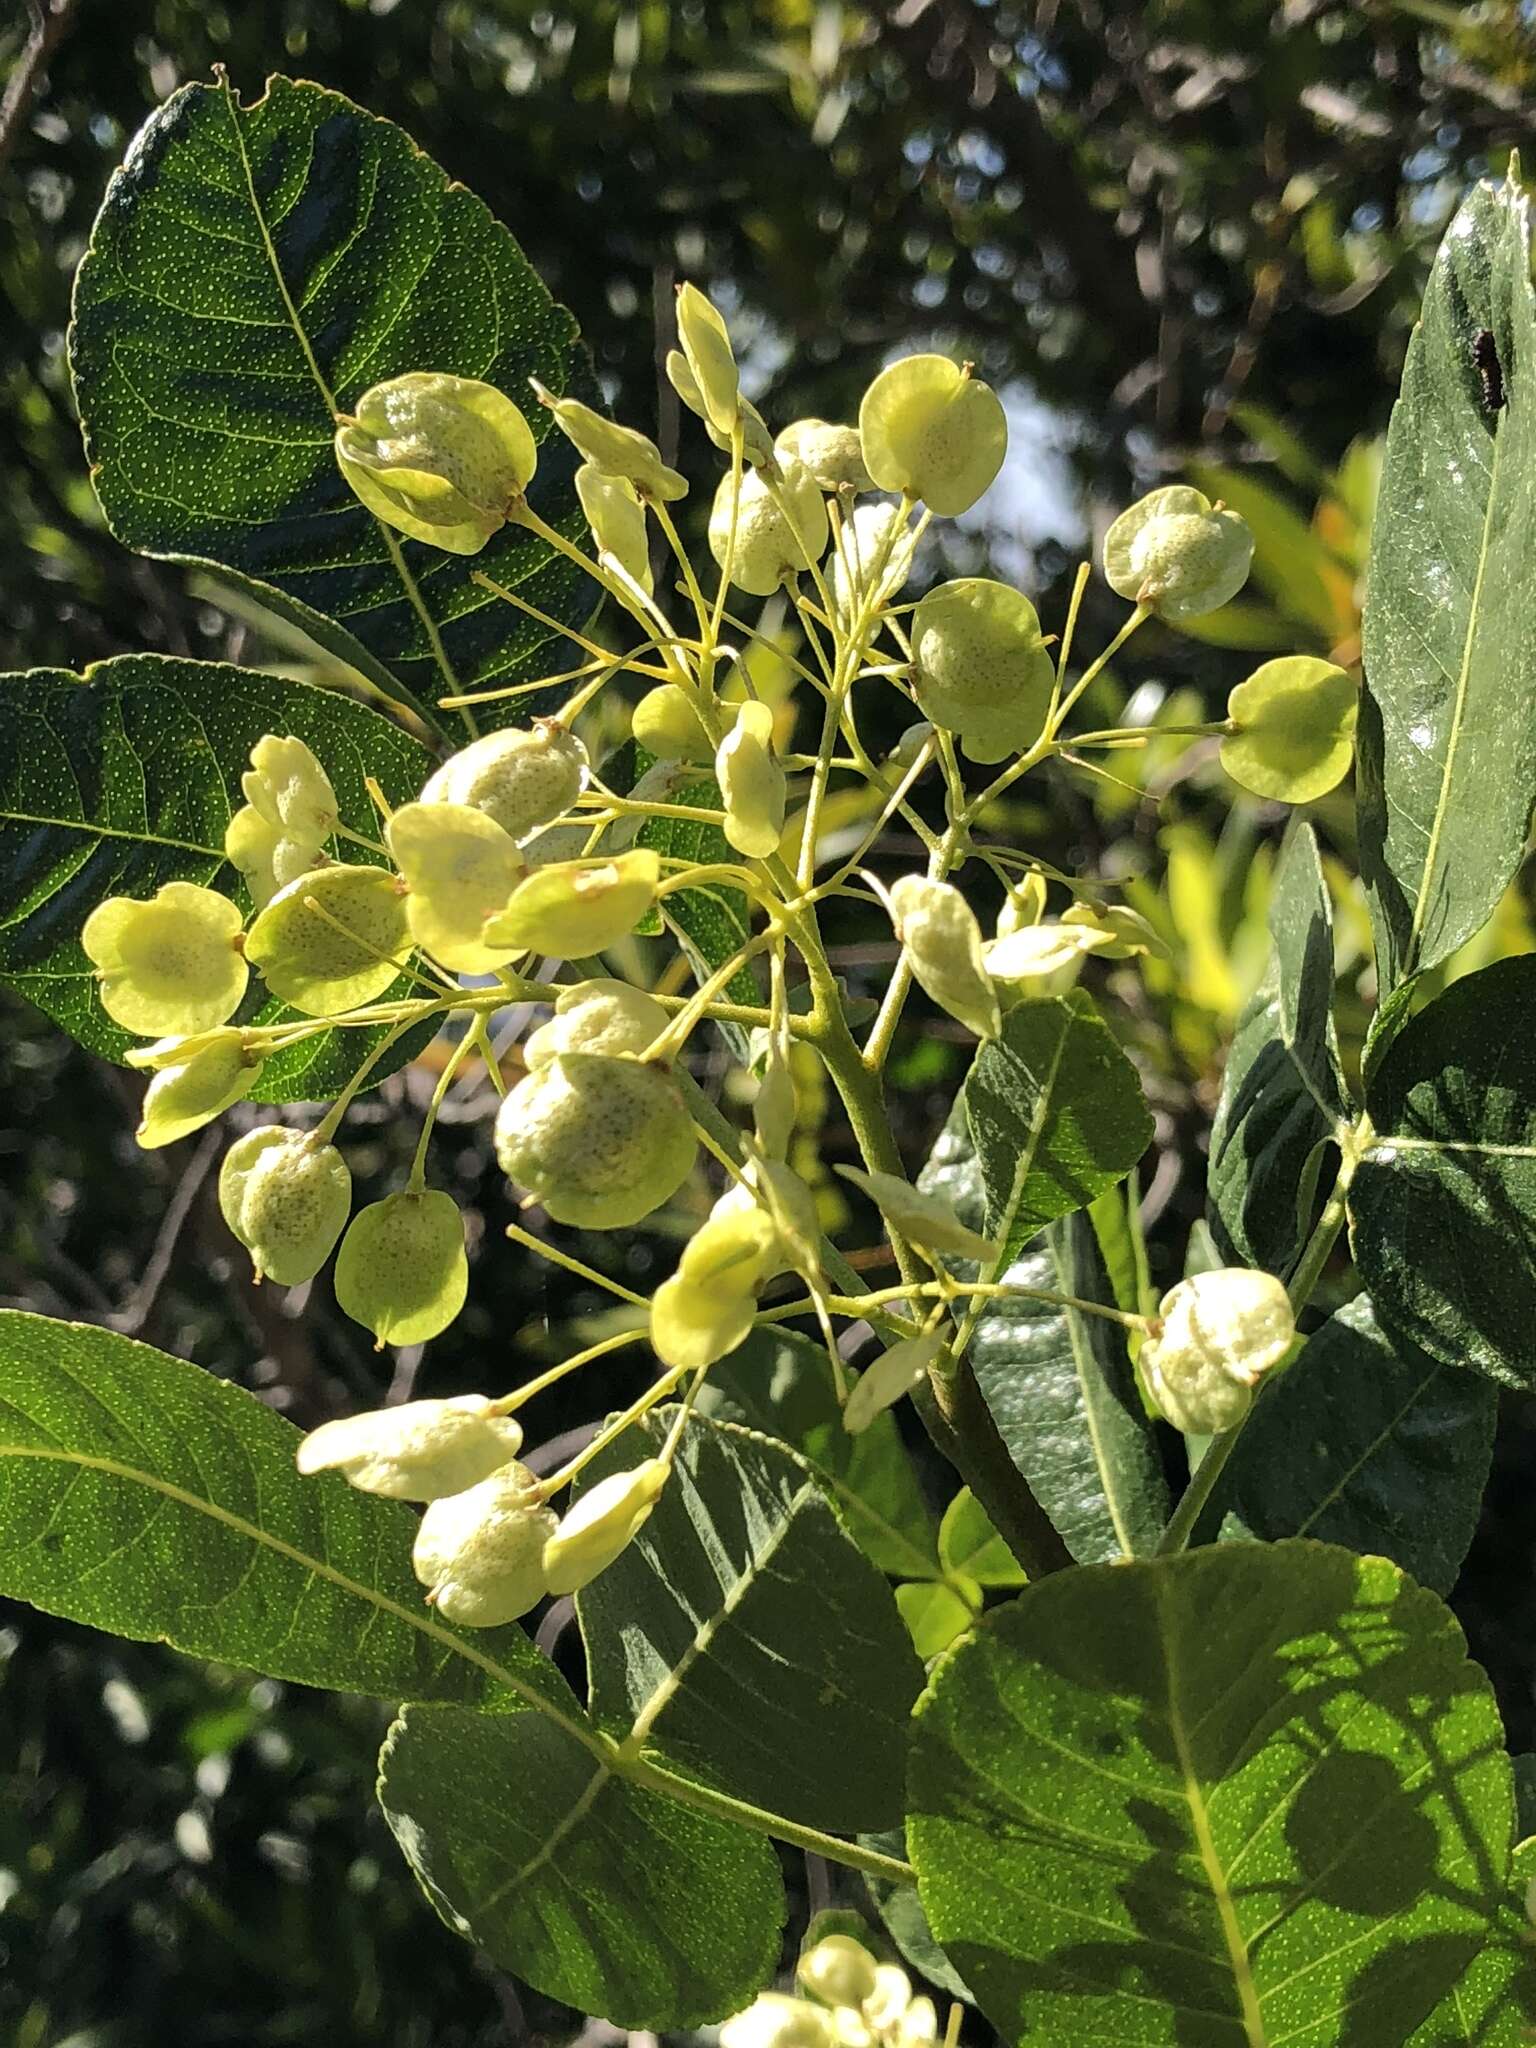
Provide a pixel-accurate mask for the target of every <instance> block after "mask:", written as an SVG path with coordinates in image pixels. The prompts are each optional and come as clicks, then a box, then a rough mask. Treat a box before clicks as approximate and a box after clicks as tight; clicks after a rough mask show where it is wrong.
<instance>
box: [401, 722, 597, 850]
mask: <svg viewBox="0 0 1536 2048" xmlns="http://www.w3.org/2000/svg"><path fill="white" fill-rule="evenodd" d="M586 780H587V750H586V748H585V747H584V746H583V745H582V743H581V741H580V740H579V739H577V737H576V735H575V733H573V732H571V731H570V730H569V729H568V728H567V727H565V726H563V725H561V724H560V723H559V722H558V721H557V720H555V719H553V718H548V719H540V720H538V721H537V722H536V723H535V724H534V725H532V726H531V727H528V728H526V729H524V728H522V727H519V726H508V727H507V728H506V729H505V730H504V731H501V732H488V733H486V734H485V735H484V737H483V738H481V739H478V740H472V741H471V742H470V744H469V745H468V746H467V747H461V748H460V749H459V751H458V753H456V754H452V755H450V756H449V758H448V759H447V760H446V761H445V762H444V763H443V765H442V767H441V768H439V769H438V770H437V771H436V773H435V774H433V775H430V776H429V777H428V778H427V781H426V784H425V786H424V787H423V789H422V792H421V801H422V802H423V803H424V804H469V805H470V806H471V807H472V808H473V809H475V810H477V811H484V812H485V815H486V816H487V817H488V818H490V819H492V820H494V822H495V823H496V824H498V825H499V826H500V827H501V829H502V831H503V832H505V833H507V834H508V835H509V836H510V837H511V838H513V839H515V840H518V841H519V842H521V841H522V840H525V839H526V838H527V837H528V836H529V834H530V833H533V832H537V831H538V830H539V828H540V827H541V826H543V825H547V824H549V823H550V821H551V820H552V819H554V818H558V817H559V816H560V815H561V814H562V813H563V812H565V811H568V810H569V809H570V808H571V806H572V804H574V803H575V801H576V799H577V797H579V796H580V795H581V792H582V790H583V789H584V788H585V786H586Z"/></svg>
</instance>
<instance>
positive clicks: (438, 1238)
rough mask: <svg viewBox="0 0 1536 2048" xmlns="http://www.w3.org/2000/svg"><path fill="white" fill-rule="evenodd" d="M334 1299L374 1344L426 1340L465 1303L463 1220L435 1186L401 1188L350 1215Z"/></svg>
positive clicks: (339, 1255) (466, 1278)
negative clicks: (370, 1335)
mask: <svg viewBox="0 0 1536 2048" xmlns="http://www.w3.org/2000/svg"><path fill="white" fill-rule="evenodd" d="M335 1285H336V1300H337V1302H338V1304H339V1305H340V1307H341V1308H342V1309H343V1310H344V1311H345V1313H346V1314H347V1315H349V1316H350V1317H351V1318H352V1320H353V1322H355V1323H361V1324H362V1326H363V1328H364V1329H365V1330H371V1331H372V1332H373V1337H374V1344H375V1347H376V1348H377V1349H378V1350H382V1349H383V1348H384V1346H385V1345H386V1344H425V1343H426V1342H428V1340H429V1339H430V1338H433V1337H436V1336H439V1335H440V1334H441V1333H442V1331H444V1330H446V1329H447V1327H448V1325H449V1324H450V1323H451V1322H452V1321H453V1319H454V1317H455V1316H456V1315H457V1314H458V1312H459V1310H460V1309H461V1308H462V1307H463V1306H464V1297H465V1295H466V1294H467V1293H468V1292H469V1260H468V1258H467V1256H466V1255H465V1251H464V1218H463V1217H462V1216H461V1215H460V1214H459V1205H458V1203H457V1202H455V1201H454V1199H453V1197H452V1196H451V1195H446V1194H444V1193H443V1192H442V1190H441V1189H440V1188H402V1189H401V1190H400V1191H399V1192H398V1193H396V1194H393V1195H386V1196H385V1197H384V1199H383V1201H382V1202H372V1203H370V1204H369V1206H368V1207H367V1208H366V1209H361V1210H359V1211H358V1213H357V1215H356V1216H355V1217H354V1218H353V1219H352V1223H351V1226H350V1228H349V1229H348V1231H347V1234H346V1236H345V1237H344V1238H343V1239H342V1241H341V1250H340V1251H339V1252H338V1253H337V1254H336V1274H335Z"/></svg>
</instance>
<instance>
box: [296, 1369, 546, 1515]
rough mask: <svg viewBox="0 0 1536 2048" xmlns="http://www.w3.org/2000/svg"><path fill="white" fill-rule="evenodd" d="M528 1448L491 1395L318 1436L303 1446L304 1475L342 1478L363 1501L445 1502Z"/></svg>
mask: <svg viewBox="0 0 1536 2048" xmlns="http://www.w3.org/2000/svg"><path fill="white" fill-rule="evenodd" d="M522 1447H523V1432H522V1426H521V1425H520V1424H519V1423H518V1422H517V1421H516V1419H515V1418H514V1417H513V1416H510V1415H499V1414H498V1413H497V1412H496V1409H495V1407H494V1405H493V1404H492V1403H491V1402H490V1401H489V1400H487V1399H486V1397H485V1395H484V1394H457V1395H455V1396H454V1397H453V1398H452V1399H450V1400H446V1401H404V1402H401V1403H400V1405H399V1406H398V1407H394V1408H370V1409H368V1410H367V1411H366V1412H365V1413H363V1414H361V1415H343V1416H340V1417H338V1418H337V1420H336V1421H334V1422H323V1423H322V1424H321V1425H320V1427H319V1428H318V1429H312V1430H311V1431H310V1432H309V1434H308V1436H306V1437H305V1439H304V1441H303V1442H302V1443H301V1444H300V1445H299V1448H298V1453H297V1462H298V1467H299V1470H300V1471H301V1472H303V1473H305V1474H309V1473H312V1472H340V1473H341V1474H342V1475H343V1476H344V1477H345V1478H346V1480H347V1481H348V1483H349V1484H350V1485H352V1486H355V1487H357V1489H358V1490H359V1492H361V1493H379V1494H383V1495H385V1496H386V1497H387V1498H388V1499H390V1500H423V1501H425V1500H441V1499H442V1498H443V1497H444V1496H445V1495H447V1494H450V1493H462V1492H463V1491H464V1489H465V1488H466V1487H468V1486H477V1485H478V1484H479V1482H480V1481H481V1480H482V1479H488V1478H489V1477H490V1475H491V1474H492V1473H493V1472H496V1471H499V1470H500V1468H501V1467H502V1466H503V1465H505V1464H508V1463H509V1462H510V1461H511V1460H512V1459H513V1458H515V1457H516V1456H517V1454H518V1452H519V1451H520V1450H521V1449H522Z"/></svg>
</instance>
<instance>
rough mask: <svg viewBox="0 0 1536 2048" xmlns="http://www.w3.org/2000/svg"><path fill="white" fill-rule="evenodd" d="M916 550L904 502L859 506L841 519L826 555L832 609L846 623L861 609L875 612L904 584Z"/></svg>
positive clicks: (903, 586)
mask: <svg viewBox="0 0 1536 2048" xmlns="http://www.w3.org/2000/svg"><path fill="white" fill-rule="evenodd" d="M916 552H917V542H916V540H915V538H914V536H913V531H912V526H911V523H910V520H909V518H908V516H907V514H906V513H905V511H904V510H903V508H902V507H901V506H900V505H856V506H855V507H854V510H853V516H852V517H851V518H849V519H844V520H842V521H841V522H840V523H839V526H838V530H837V533H836V535H835V537H834V540H833V545H832V552H831V554H830V555H829V556H828V558H827V570H828V577H829V581H830V584H831V590H832V608H833V610H834V611H835V612H836V614H837V617H838V619H839V621H840V622H841V623H842V624H843V625H844V626H851V625H852V624H853V623H854V620H855V617H856V615H857V614H858V613H859V612H861V611H863V612H868V613H870V614H873V613H874V612H876V611H878V610H879V608H880V606H881V605H883V604H888V603H889V602H890V600H891V599H892V598H893V597H895V596H896V595H897V594H898V592H900V591H901V590H903V589H904V588H905V587H906V583H907V579H908V577H909V576H910V575H911V574H912V558H913V556H914V555H915V553H916Z"/></svg>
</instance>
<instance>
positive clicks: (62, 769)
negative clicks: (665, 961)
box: [0, 654, 432, 1102]
mask: <svg viewBox="0 0 1536 2048" xmlns="http://www.w3.org/2000/svg"><path fill="white" fill-rule="evenodd" d="M268 732H276V733H282V734H289V735H292V736H293V737H295V738H297V739H301V740H304V741H305V742H306V743H307V744H308V745H309V746H310V747H311V748H312V749H313V751H314V752H315V753H316V754H317V755H318V756H319V758H320V760H321V762H322V764H323V765H324V767H325V769H326V771H327V773H328V774H329V776H330V778H331V782H332V785H333V786H334V788H335V791H336V799H337V803H338V805H339V806H340V815H341V821H342V823H343V824H344V825H348V826H350V827H351V829H352V830H353V831H354V832H361V833H363V834H364V835H365V836H367V837H370V838H372V837H373V836H374V835H376V833H377V831H378V814H377V812H376V811H375V810H374V807H373V803H372V800H371V799H370V797H369V795H368V792H367V789H366V787H365V781H366V778H367V777H369V776H373V777H374V778H375V779H376V780H377V781H378V783H379V784H380V786H381V787H382V789H383V791H384V794H385V796H386V797H387V798H388V799H389V801H390V802H391V803H392V804H400V803H404V802H406V801H407V800H408V799H409V798H411V797H413V796H414V795H415V794H416V792H417V791H418V790H419V789H420V787H421V785H422V783H423V781H424V780H425V779H426V777H427V775H428V774H430V772H431V768H432V759H431V756H430V755H429V754H428V753H427V751H426V749H425V748H424V747H422V746H421V745H420V744H419V743H418V742H417V741H415V740H413V739H411V738H410V737H409V736H408V735H407V734H405V733H403V732H401V731H400V729H399V727H398V726H396V725H394V724H393V723H392V722H391V721H390V720H389V719H387V718H381V717H380V716H379V714H378V713H377V712H376V711H370V710H369V709H368V708H367V707H366V706H365V705H362V704H357V703H354V702H353V701H352V700H351V699H350V698H346V697H341V696H337V695H336V694H334V693H333V692H332V691H329V690H320V689H315V688H312V687H311V686H310V685H308V684H306V683H291V682H285V681H282V680H281V679H280V678H278V677H275V676H269V675H262V674H260V673H258V672H257V671H256V670H254V669H242V668H232V667H230V666H228V665H227V664H225V663H223V662H208V661H182V660H178V659H175V658H173V657H171V656H168V655H159V654H130V655H119V656H117V657H115V658H114V659H113V660H111V661H104V662H99V663H98V664H97V665H96V666H95V667H94V668H91V669H88V670H87V671H86V672H85V674H84V675H83V676H77V675H73V674H71V673H70V672H69V671H68V670H67V669H33V670H30V671H28V672H25V673H23V674H19V675H7V676H0V979H3V980H5V981H7V982H9V983H10V984H11V985H12V987H14V988H16V989H19V990H20V992H21V993H22V994H23V995H25V996H28V997H30V998H31V1000H32V1001H33V1002H35V1003H36V1004H37V1005H38V1007H39V1008H40V1009H42V1010H44V1011H46V1012H47V1014H48V1015H49V1016H50V1017H52V1018H54V1019H55V1020H56V1021H57V1022H58V1023H59V1024H61V1025H62V1026H63V1027H64V1029H65V1030H66V1031H67V1032H68V1033H69V1034H70V1036H71V1037H72V1038H75V1039H78V1040H79V1042H80V1043H81V1044H82V1045H84V1046H86V1047H87V1048H88V1049H89V1050H90V1051H91V1052H95V1053H100V1054H102V1055H103V1056H104V1057H106V1058H107V1059H115V1060H121V1059H122V1058H123V1055H124V1053H125V1052H126V1050H127V1048H128V1047H129V1046H131V1045H134V1044H137V1043H141V1042H142V1041H140V1040H136V1039H135V1038H133V1037H132V1036H131V1034H129V1033H128V1032H125V1031H124V1030H123V1029H122V1028H121V1027H120V1026H119V1025H117V1024H115V1023H113V1021H112V1019H111V1018H110V1017H109V1016H108V1015H107V1013H106V1012H105V1010H103V1009H102V1007H101V1004H100V1001H99V1000H98V998H97V994H96V984H95V981H94V979H93V976H92V973H91V965H90V962H89V961H88V960H87V959H86V957H85V954H84V953H83V952H82V951H81V949H80V930H81V927H82V926H83V925H84V923H85V920H86V918H87V916H88V915H89V914H90V912H91V911H92V910H93V909H94V908H95V907H96V905H97V904H98V903H100V902H102V901H104V900H105V898H107V897H108V896H136V897H146V896H152V895H153V894H154V893H155V891H156V889H158V888H159V887H160V886H161V884H162V883H164V882H172V881H185V882H198V883H203V884H206V885H207V886H209V887H212V888H216V889H219V890H221V891H223V892H224V893H225V894H227V895H229V896H232V897H235V898H236V899H237V900H238V901H240V902H242V903H244V902H246V901H247V899H246V897H245V895H244V885H243V884H242V883H241V882H240V879H239V877H238V876H237V875H236V873H235V871H234V869H233V868H231V867H230V866H229V865H228V864H227V862H226V861H225V859H224V828H225V826H226V825H227V824H228V823H229V818H230V813H231V811H232V810H233V809H235V808H237V807H238V806H239V805H240V804H241V803H242V802H243V801H244V798H243V797H242V795H241V792H240V777H241V775H242V773H243V772H244V771H245V770H246V769H247V768H248V767H249V766H250V751H251V748H252V747H253V746H254V744H255V743H256V741H257V740H259V739H260V738H261V736H262V735H263V733H268ZM341 846H342V842H336V848H337V851H338V852H340V850H341ZM345 857H346V858H347V859H348V860H349V861H354V862H357V861H362V862H367V861H370V860H372V861H375V862H377V863H378V864H379V865H384V864H385V862H384V856H383V854H382V853H379V854H372V853H370V852H369V850H368V849H367V848H366V847H360V846H358V845H357V844H356V843H355V842H353V841H347V842H345ZM410 992H411V989H410V984H409V983H407V982H406V981H405V980H404V978H402V979H401V981H400V982H399V983H397V984H396V987H395V989H394V990H393V991H392V992H391V993H392V994H394V995H407V994H409V993H410ZM292 1014H293V1012H291V1011H289V1010H287V1009H286V1008H285V1007H284V1006H283V1005H281V1004H279V1003H277V1002H273V1001H266V1000H264V992H263V990H262V987H261V984H260V982H259V981H258V980H256V979H255V978H254V977H253V980H252V986H251V993H250V995H249V996H248V997H247V999H246V1003H245V1005H244V1007H243V1009H242V1011H241V1014H240V1018H239V1021H240V1022H242V1023H256V1022H259V1023H263V1024H266V1023H271V1022H273V1021H275V1020H276V1019H278V1018H282V1017H288V1016H291V1015H292ZM427 1035H430V1027H429V1029H428V1033H427ZM379 1036H380V1034H379V1033H378V1032H377V1031H327V1032H320V1033H318V1034H317V1035H316V1036H315V1037H314V1038H313V1039H309V1040H306V1041H305V1042H304V1043H303V1044H302V1045H299V1046H295V1047H293V1048H291V1049H290V1050H289V1051H286V1052H283V1053H279V1054H278V1055H277V1056H276V1057H275V1058H274V1059H272V1060H270V1061H269V1062H268V1063H267V1065H266V1066H265V1067H264V1068H263V1070H262V1074H261V1078H260V1080H259V1081H258V1082H257V1085H256V1087H255V1088H254V1089H253V1091H252V1095H253V1099H254V1100H256V1101H258V1102H294V1101H303V1100H309V1099H324V1098H326V1097H328V1096H332V1095H335V1094H336V1093H337V1091H338V1090H339V1089H340V1088H341V1086H342V1084H343V1083H344V1082H345V1081H346V1080H347V1078H348V1077H349V1076H350V1075H351V1074H352V1072H353V1071H354V1070H355V1069H356V1067H357V1065H358V1063H359V1062H360V1061H361V1060H362V1059H363V1057H364V1056H365V1055H366V1053H367V1052H368V1050H369V1049H370V1048H371V1047H372V1046H373V1045H375V1044H377V1042H378V1038H379ZM420 1044H421V1038H420V1037H416V1038H414V1039H409V1038H408V1039H403V1040H402V1041H401V1042H400V1044H399V1046H398V1047H397V1048H395V1049H394V1050H392V1052H391V1053H390V1054H389V1055H388V1056H386V1059H385V1061H384V1062H382V1063H381V1065H380V1066H379V1067H378V1068H377V1069H376V1070H375V1072H376V1074H377V1077H378V1078H379V1079H380V1080H382V1079H383V1078H384V1076H385V1075H386V1074H388V1073H389V1072H391V1071H392V1069H393V1067H395V1066H398V1065H399V1064H400V1063H401V1062H402V1061H404V1060H405V1059H407V1058H409V1057H410V1055H411V1053H412V1051H413V1050H415V1049H418V1048H419V1046H420Z"/></svg>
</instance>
